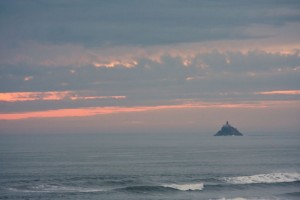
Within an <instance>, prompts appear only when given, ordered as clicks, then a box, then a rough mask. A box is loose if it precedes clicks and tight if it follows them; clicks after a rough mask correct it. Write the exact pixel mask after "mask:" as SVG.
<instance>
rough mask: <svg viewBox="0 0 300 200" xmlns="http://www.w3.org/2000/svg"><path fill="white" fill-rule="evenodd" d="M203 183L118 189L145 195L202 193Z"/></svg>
mask: <svg viewBox="0 0 300 200" xmlns="http://www.w3.org/2000/svg"><path fill="white" fill-rule="evenodd" d="M203 188H204V185H203V183H189V184H187V183H185V184H162V185H145V186H141V185H137V186H128V187H124V188H117V189H115V190H118V191H126V192H135V193H140V192H142V193H145V192H167V191H174V190H178V191H201V190H203Z"/></svg>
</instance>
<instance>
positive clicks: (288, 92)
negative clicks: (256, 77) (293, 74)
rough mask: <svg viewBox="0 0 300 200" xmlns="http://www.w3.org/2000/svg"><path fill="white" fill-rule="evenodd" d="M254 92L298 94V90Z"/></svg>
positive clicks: (299, 92) (299, 91)
mask: <svg viewBox="0 0 300 200" xmlns="http://www.w3.org/2000/svg"><path fill="white" fill-rule="evenodd" d="M256 94H265V95H273V94H283V95H298V94H300V90H273V91H265V92H257V93H256Z"/></svg>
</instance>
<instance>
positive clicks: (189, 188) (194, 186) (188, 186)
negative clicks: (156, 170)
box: [163, 183, 204, 191]
mask: <svg viewBox="0 0 300 200" xmlns="http://www.w3.org/2000/svg"><path fill="white" fill-rule="evenodd" d="M163 187H167V188H173V189H176V190H181V191H194V190H203V188H204V184H203V183H189V184H165V185H163Z"/></svg>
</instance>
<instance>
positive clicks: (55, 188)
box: [9, 184, 107, 193]
mask: <svg viewBox="0 0 300 200" xmlns="http://www.w3.org/2000/svg"><path fill="white" fill-rule="evenodd" d="M9 190H12V191H15V192H38V193H39V192H40V193H44V192H45V193H52V192H53V193H73V192H104V191H107V190H106V189H104V188H84V187H72V186H60V185H48V184H40V185H36V186H32V187H29V188H26V189H23V188H9Z"/></svg>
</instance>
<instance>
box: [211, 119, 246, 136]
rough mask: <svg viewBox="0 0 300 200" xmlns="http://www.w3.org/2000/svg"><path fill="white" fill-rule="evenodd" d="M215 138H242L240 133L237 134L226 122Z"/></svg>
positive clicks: (237, 131)
mask: <svg viewBox="0 0 300 200" xmlns="http://www.w3.org/2000/svg"><path fill="white" fill-rule="evenodd" d="M215 136H243V134H242V133H240V132H239V130H237V129H236V128H234V127H233V126H231V125H230V124H229V123H228V121H227V122H226V124H224V125H223V126H222V128H221V130H219V131H218V132H217V133H216V134H215Z"/></svg>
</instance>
